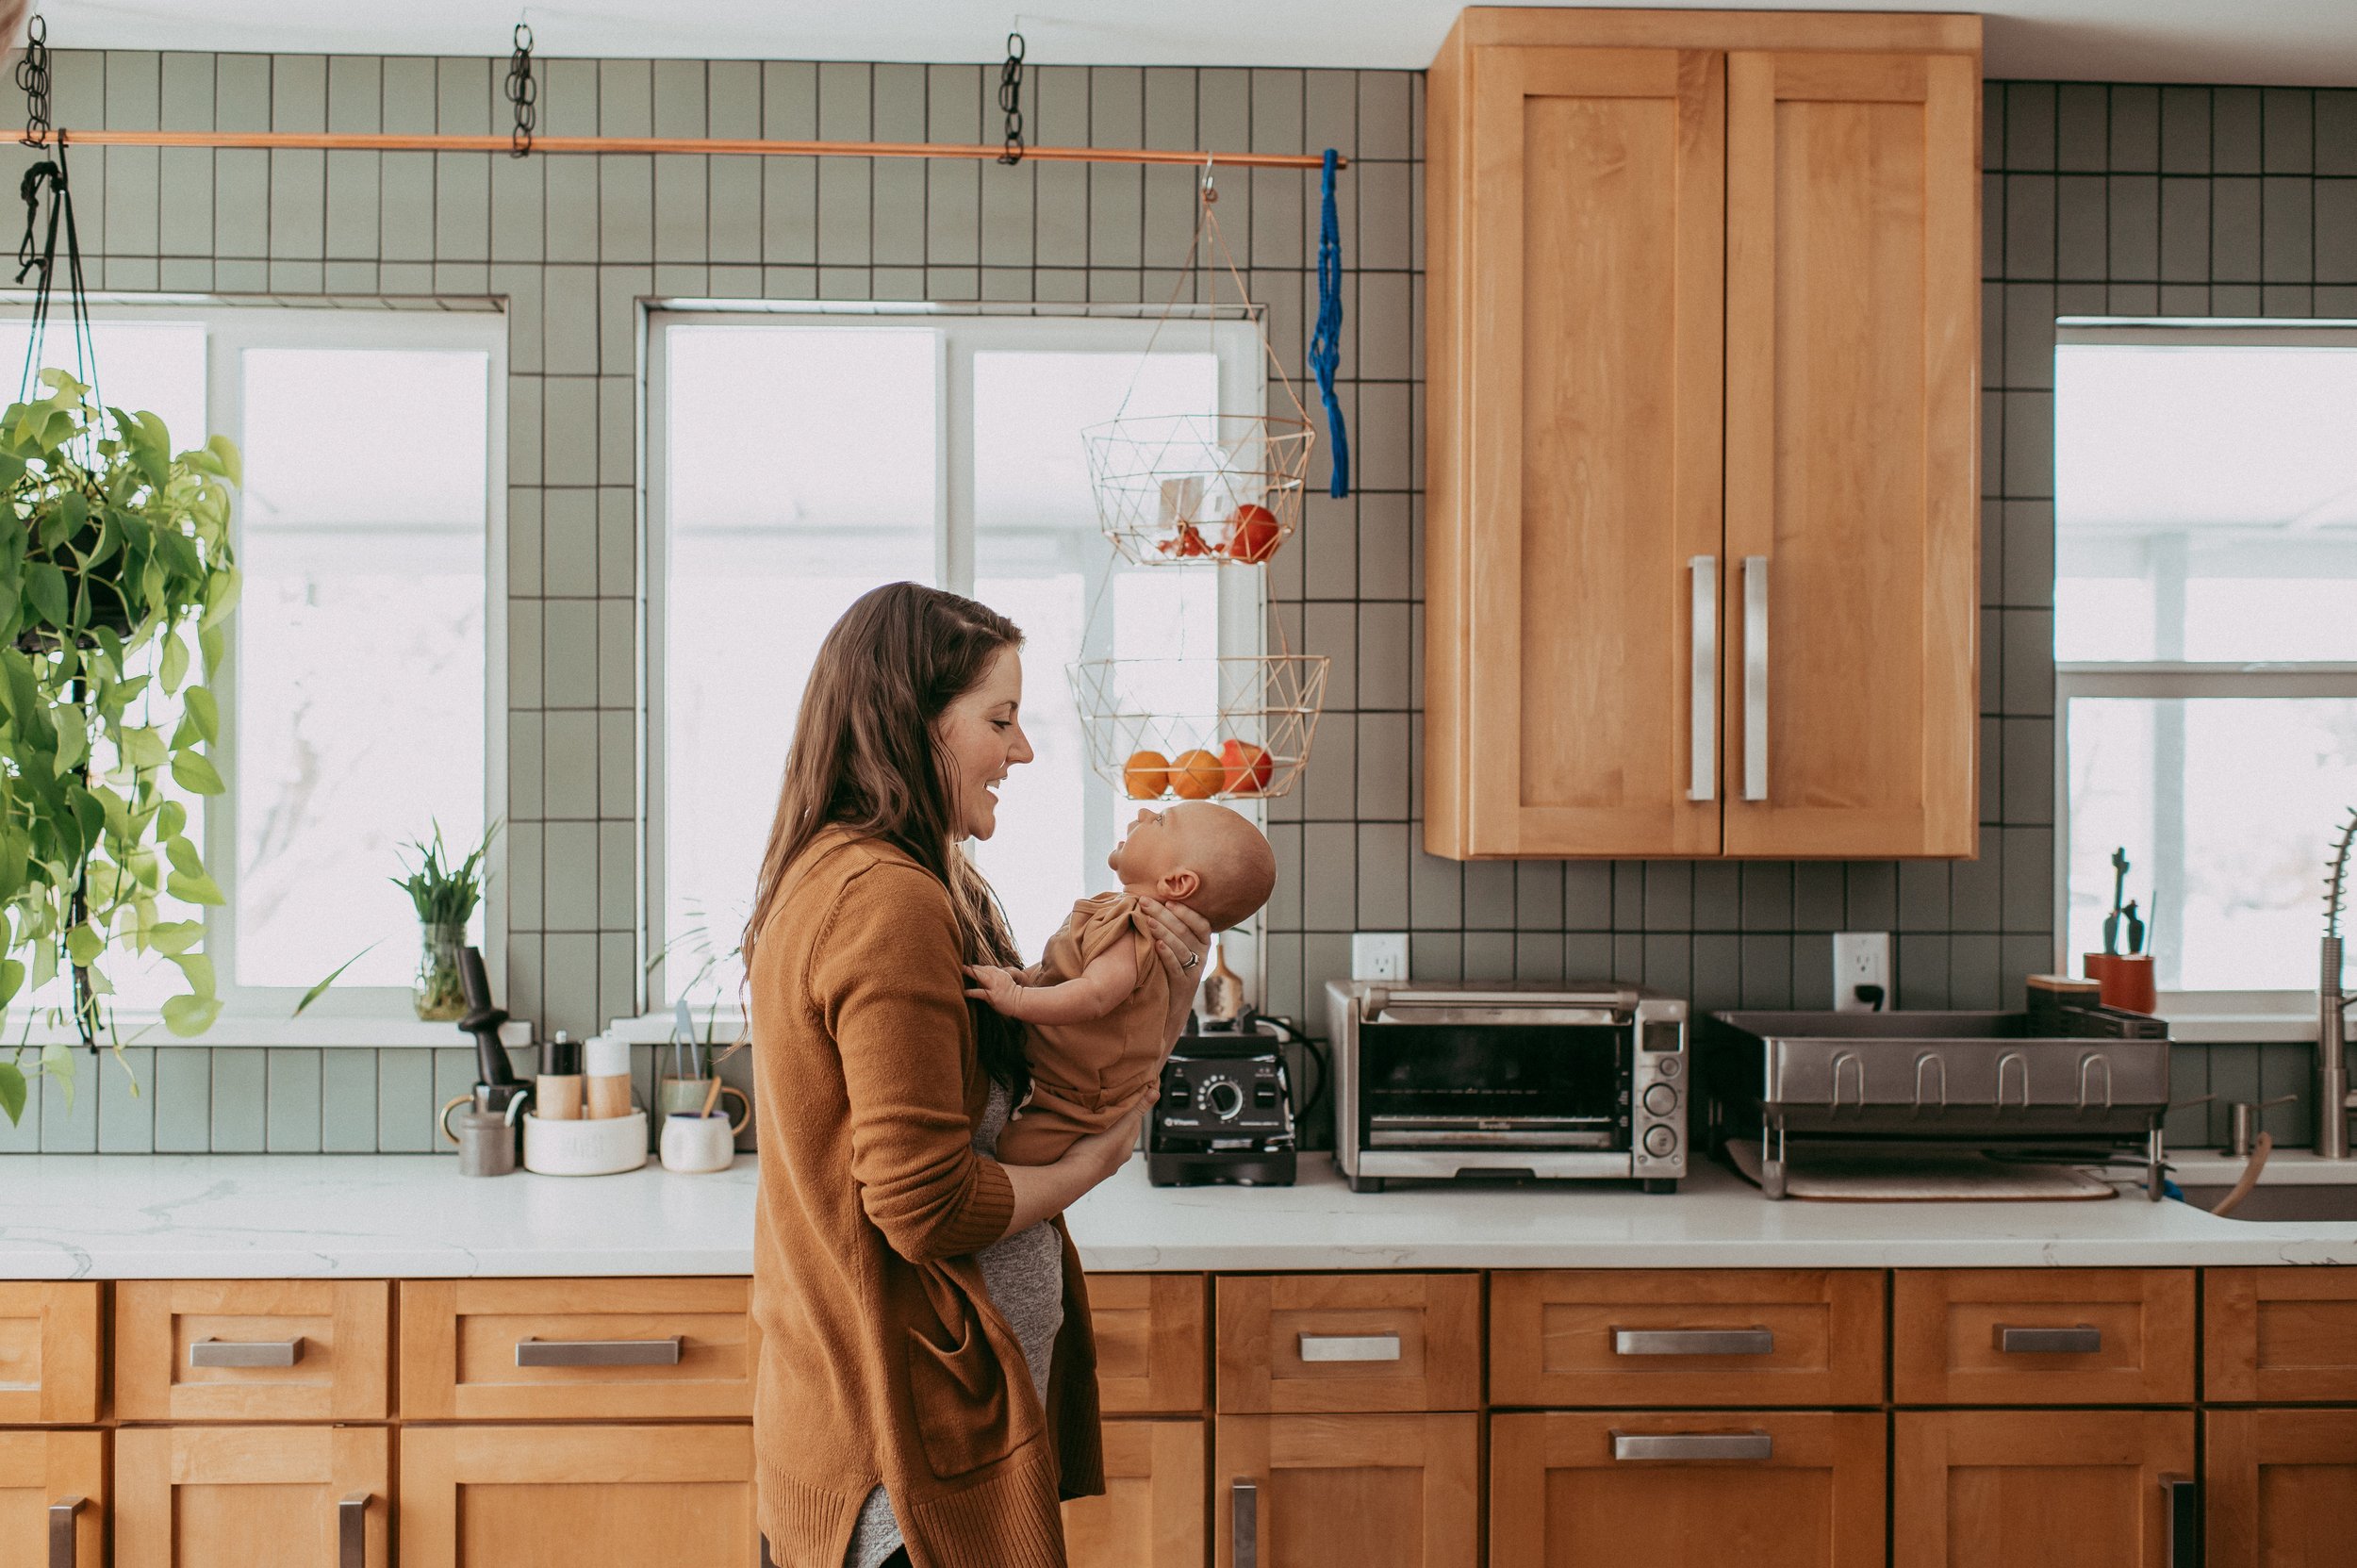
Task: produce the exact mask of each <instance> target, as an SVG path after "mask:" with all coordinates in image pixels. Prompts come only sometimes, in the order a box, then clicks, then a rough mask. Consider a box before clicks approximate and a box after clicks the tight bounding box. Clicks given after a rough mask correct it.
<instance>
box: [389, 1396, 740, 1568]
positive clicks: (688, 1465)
mask: <svg viewBox="0 0 2357 1568" xmlns="http://www.w3.org/2000/svg"><path fill="white" fill-rule="evenodd" d="M760 1560H761V1544H760V1533H759V1528H758V1527H757V1526H756V1525H755V1524H754V1518H753V1429H752V1428H750V1427H748V1426H743V1425H734V1426H676V1427H531V1428H515V1427H412V1428H406V1429H404V1431H403V1432H402V1434H401V1562H402V1568H519V1565H524V1564H532V1565H538V1564H544V1563H545V1564H549V1565H552V1568H554V1565H556V1564H571V1563H582V1564H588V1563H604V1564H615V1565H624V1564H627V1565H631V1568H638V1565H642V1564H643V1565H647V1568H652V1565H654V1564H661V1565H662V1568H752V1565H753V1564H754V1563H757V1562H759V1561H760Z"/></svg>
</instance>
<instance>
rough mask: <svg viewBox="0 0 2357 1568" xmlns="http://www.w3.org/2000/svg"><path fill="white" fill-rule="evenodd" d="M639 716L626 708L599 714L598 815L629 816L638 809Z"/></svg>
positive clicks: (612, 709) (615, 817)
mask: <svg viewBox="0 0 2357 1568" xmlns="http://www.w3.org/2000/svg"><path fill="white" fill-rule="evenodd" d="M637 726H638V716H637V714H636V713H635V712H634V711H633V710H632V709H629V708H618V709H617V708H607V709H603V710H602V711H601V712H600V713H599V715H598V815H599V816H600V817H604V818H606V819H607V820H614V819H617V818H625V819H626V818H629V817H634V816H635V814H636V812H637V810H638V787H637V756H638V744H637V737H638V729H637Z"/></svg>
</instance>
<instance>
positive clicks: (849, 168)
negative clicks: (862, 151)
mask: <svg viewBox="0 0 2357 1568" xmlns="http://www.w3.org/2000/svg"><path fill="white" fill-rule="evenodd" d="M873 192H874V184H873V181H872V180H871V178H870V175H869V170H868V167H867V163H866V161H865V160H861V159H853V158H842V157H830V158H820V159H819V160H818V211H817V224H818V260H819V263H820V264H821V265H822V266H831V267H864V266H865V265H867V261H868V257H869V256H870V254H871V250H870V247H871V246H872V244H873V241H874V233H873V230H872V228H871V219H870V208H871V202H870V197H871V195H872V194H873Z"/></svg>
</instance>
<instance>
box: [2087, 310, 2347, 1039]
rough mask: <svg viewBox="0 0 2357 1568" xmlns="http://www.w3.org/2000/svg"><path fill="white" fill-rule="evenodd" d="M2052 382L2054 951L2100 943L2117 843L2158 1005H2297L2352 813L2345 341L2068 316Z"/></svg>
mask: <svg viewBox="0 0 2357 1568" xmlns="http://www.w3.org/2000/svg"><path fill="white" fill-rule="evenodd" d="M2054 388H2055V399H2054V404H2055V446H2054V469H2055V492H2054V493H2055V521H2056V544H2055V586H2054V610H2055V614H2054V649H2055V656H2056V659H2057V661H2058V693H2059V701H2060V711H2061V719H2062V745H2063V757H2062V771H2063V784H2062V787H2063V796H2064V811H2063V814H2062V815H2063V823H2064V834H2065V842H2064V852H2063V854H2062V855H2061V856H2060V857H2059V859H2060V862H2061V867H2062V877H2063V880H2064V883H2065V886H2064V889H2063V898H2064V901H2065V904H2066V914H2065V918H2064V921H2063V922H2062V924H2063V936H2064V951H2063V955H2062V956H2063V958H2064V960H2065V961H2066V962H2068V963H2069V964H2070V965H2071V966H2073V968H2074V970H2075V967H2076V966H2077V963H2078V955H2080V954H2082V953H2086V952H2091V951H2101V950H2102V946H2103V941H2102V922H2103V917H2104V916H2105V915H2107V914H2108V913H2109V911H2110V908H2111V901H2112V890H2113V871H2112V867H2111V864H2110V862H2111V856H2112V852H2113V850H2114V849H2115V848H2123V849H2125V850H2127V853H2128V856H2129V859H2130V860H2131V862H2132V863H2133V865H2134V868H2133V869H2132V870H2131V872H2130V876H2129V887H2128V896H2129V897H2131V898H2134V899H2135V900H2138V901H2139V904H2140V906H2141V910H2140V912H2141V913H2142V914H2143V915H2144V916H2145V917H2146V919H2147V920H2148V921H2149V922H2151V951H2152V952H2153V953H2154V955H2155V958H2156V966H2157V969H2158V981H2159V985H2160V988H2161V990H2162V991H2163V992H2165V993H2213V994H2214V993H2219V992H2237V993H2248V992H2299V991H2306V990H2313V988H2314V986H2315V983H2316V939H2317V937H2318V936H2319V935H2320V934H2321V933H2322V929H2323V913H2324V912H2323V904H2322V900H2321V896H2320V895H2321V883H2322V876H2323V871H2324V863H2325V860H2326V858H2327V855H2328V854H2329V852H2330V846H2331V842H2332V835H2333V833H2334V830H2335V829H2336V827H2337V826H2338V824H2339V823H2340V822H2341V821H2342V820H2344V819H2345V818H2346V816H2347V808H2348V807H2349V805H2350V804H2352V803H2357V617H2353V616H2352V615H2351V614H2350V613H2349V605H2350V604H2351V603H2352V602H2357V599H2353V597H2352V595H2353V592H2357V442H2353V441H2352V440H2351V439H2350V436H2349V433H2350V432H2351V431H2352V430H2357V326H2351V325H2349V324H2325V323H2299V324H2297V325H2283V324H2276V323H2269V324H2265V325H2261V324H2256V323H2242V324H2236V323H2223V322H2175V323H2167V324H2158V323H2151V324H2146V323H2120V322H2065V323H2064V324H2063V327H2062V330H2061V335H2060V346H2059V347H2058V348H2057V350H2056V355H2055V376H2054ZM2180 1005H2184V1004H2183V1003H2181V1004H2180ZM2197 1005H2198V1003H2197Z"/></svg>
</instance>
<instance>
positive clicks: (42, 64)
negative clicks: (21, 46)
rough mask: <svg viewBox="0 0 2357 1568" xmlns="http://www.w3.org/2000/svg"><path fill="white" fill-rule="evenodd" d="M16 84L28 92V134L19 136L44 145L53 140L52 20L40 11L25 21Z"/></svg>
mask: <svg viewBox="0 0 2357 1568" xmlns="http://www.w3.org/2000/svg"><path fill="white" fill-rule="evenodd" d="M16 85H17V87H18V88H19V89H20V90H21V91H23V92H24V94H25V134H24V135H23V136H21V137H19V138H17V140H19V141H22V142H23V143H24V144H25V146H27V147H38V146H41V144H42V143H44V142H46V141H47V140H49V24H48V22H47V21H46V20H44V19H43V18H41V16H39V15H36V16H35V17H34V18H33V19H32V20H31V21H30V22H27V23H26V24H25V53H24V54H23V55H21V56H19V57H18V58H17V62H16Z"/></svg>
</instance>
